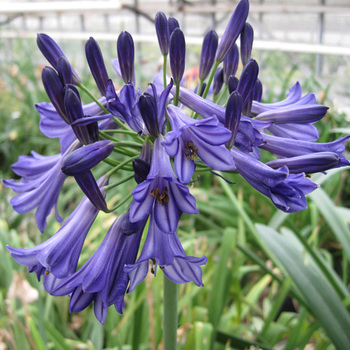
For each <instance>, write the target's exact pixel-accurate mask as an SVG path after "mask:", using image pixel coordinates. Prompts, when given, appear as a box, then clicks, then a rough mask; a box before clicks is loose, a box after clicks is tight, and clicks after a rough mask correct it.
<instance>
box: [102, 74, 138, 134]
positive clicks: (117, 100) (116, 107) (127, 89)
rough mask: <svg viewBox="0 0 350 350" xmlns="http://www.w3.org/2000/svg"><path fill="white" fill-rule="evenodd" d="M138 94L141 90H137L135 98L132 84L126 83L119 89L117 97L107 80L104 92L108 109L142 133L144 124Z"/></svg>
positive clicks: (110, 82)
mask: <svg viewBox="0 0 350 350" xmlns="http://www.w3.org/2000/svg"><path fill="white" fill-rule="evenodd" d="M140 96H141V92H140V90H137V92H136V98H135V88H134V85H132V84H126V85H124V87H123V88H122V89H121V91H120V97H118V95H117V93H116V92H115V89H114V86H113V83H112V81H111V80H109V81H108V84H107V92H106V98H107V108H108V110H109V111H110V112H111V113H112V114H113V115H115V116H117V117H118V118H119V119H120V120H122V121H123V122H125V123H126V124H128V125H129V126H130V128H131V129H133V130H134V131H136V132H138V133H143V132H144V128H145V124H144V122H143V120H142V117H141V113H140V110H139V106H138V102H139V99H140Z"/></svg>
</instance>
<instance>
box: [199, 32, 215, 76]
mask: <svg viewBox="0 0 350 350" xmlns="http://www.w3.org/2000/svg"><path fill="white" fill-rule="evenodd" d="M218 41H219V38H218V35H217V34H216V32H215V30H210V31H209V32H208V33H207V34H206V35H205V37H204V39H203V44H202V52H201V61H200V64H199V78H200V79H202V80H204V79H206V77H207V76H208V75H209V73H210V70H211V68H212V67H213V64H214V59H215V53H216V49H217V47H218Z"/></svg>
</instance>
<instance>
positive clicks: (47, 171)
mask: <svg viewBox="0 0 350 350" xmlns="http://www.w3.org/2000/svg"><path fill="white" fill-rule="evenodd" d="M61 158H62V156H61V154H57V155H55V156H48V157H47V156H42V155H39V154H37V153H35V152H33V151H32V157H30V156H20V157H19V158H18V161H17V162H16V163H15V164H13V165H12V169H13V171H14V172H15V173H16V174H17V175H19V176H21V177H22V178H21V180H20V181H19V182H18V183H17V182H16V181H15V180H12V179H11V180H3V183H4V185H5V186H6V187H10V188H11V189H12V190H13V191H15V192H17V193H20V194H19V195H17V196H15V197H13V198H12V199H11V201H10V203H11V205H12V207H13V209H14V210H15V211H17V212H18V213H21V214H24V213H28V212H29V211H31V210H33V209H34V208H37V210H36V213H35V216H36V222H37V225H38V228H39V230H40V232H43V231H44V230H45V228H46V218H47V216H48V215H49V214H50V213H51V210H52V208H53V207H55V212H56V219H57V221H59V222H61V221H62V219H61V218H60V216H59V215H58V213H57V201H58V196H59V194H60V191H61V188H62V186H63V183H64V181H65V179H66V175H65V174H63V173H62V172H61Z"/></svg>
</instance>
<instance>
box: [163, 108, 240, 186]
mask: <svg viewBox="0 0 350 350" xmlns="http://www.w3.org/2000/svg"><path fill="white" fill-rule="evenodd" d="M167 115H168V117H169V120H170V124H171V127H172V131H170V132H168V133H167V134H166V138H165V140H164V141H163V142H162V145H163V146H164V148H165V150H166V152H167V153H168V154H169V155H170V156H171V157H174V166H175V172H176V175H177V176H178V178H179V180H180V181H181V182H183V183H188V182H190V181H191V178H192V175H193V173H194V170H195V162H194V159H195V158H196V156H197V155H198V157H199V158H200V159H201V160H202V161H203V162H204V163H205V164H207V165H208V166H209V167H210V168H212V169H215V170H223V171H225V170H233V169H234V168H235V164H234V162H233V160H232V157H231V156H230V152H229V151H228V150H227V149H226V147H225V146H224V145H225V142H226V141H228V140H229V139H230V137H231V132H230V131H229V130H228V129H226V128H224V127H222V126H219V122H218V120H217V118H216V117H215V116H213V117H212V118H208V119H202V120H197V119H192V118H190V117H188V116H186V115H185V114H184V113H183V111H182V110H181V109H180V108H178V107H176V106H173V105H169V106H168V107H167Z"/></svg>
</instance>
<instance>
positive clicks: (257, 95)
mask: <svg viewBox="0 0 350 350" xmlns="http://www.w3.org/2000/svg"><path fill="white" fill-rule="evenodd" d="M262 92H263V86H262V84H261V81H260V79H256V82H255V86H254V91H253V94H252V100H254V101H258V102H261V97H262Z"/></svg>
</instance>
